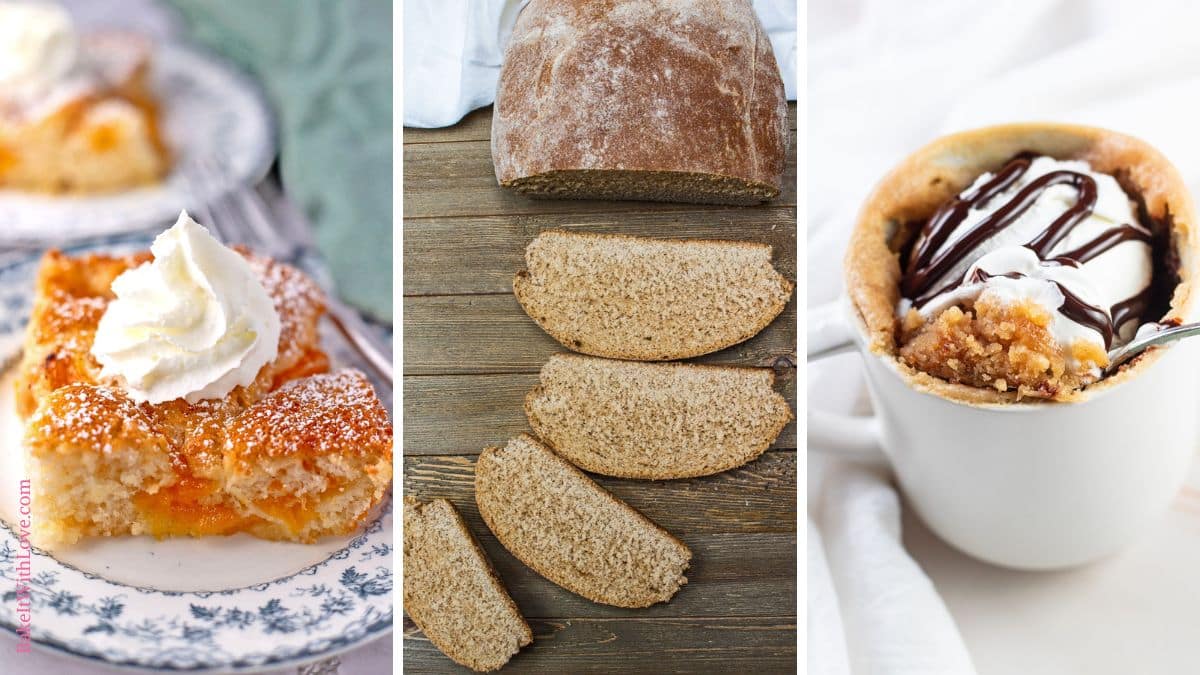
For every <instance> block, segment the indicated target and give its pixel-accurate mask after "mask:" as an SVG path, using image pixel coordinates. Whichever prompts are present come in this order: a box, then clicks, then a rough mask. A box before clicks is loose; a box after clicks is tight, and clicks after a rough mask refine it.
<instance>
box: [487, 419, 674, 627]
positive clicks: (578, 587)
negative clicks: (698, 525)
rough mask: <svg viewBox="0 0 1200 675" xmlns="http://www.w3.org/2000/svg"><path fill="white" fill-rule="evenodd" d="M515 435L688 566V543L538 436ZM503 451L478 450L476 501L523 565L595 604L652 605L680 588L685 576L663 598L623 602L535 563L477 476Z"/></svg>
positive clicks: (639, 606) (491, 524) (491, 449)
mask: <svg viewBox="0 0 1200 675" xmlns="http://www.w3.org/2000/svg"><path fill="white" fill-rule="evenodd" d="M517 438H518V439H523V440H525V441H526V442H529V443H532V444H533V445H534V446H535V447H537V448H540V449H541V450H543V451H544V452H545V454H546V456H547V459H548V460H549V461H552V462H555V463H557V464H559V465H560V466H562V467H564V468H565V469H566V470H567V471H568V472H570V473H571V474H574V477H575V479H577V480H578V481H580V482H581V484H584V485H586V486H587V487H588V488H589V489H590V490H591V491H592V492H593V493H594V494H596V495H597V496H600V497H601V498H602V499H604V500H606V501H608V502H609V503H611V504H613V505H615V506H616V507H618V508H620V509H622V510H624V511H626V512H628V513H629V514H631V515H632V516H634V518H635V519H637V520H638V521H640V522H641V523H642V524H643V525H645V527H646V528H647V529H648V530H652V531H654V532H655V533H656V534H657V535H658V536H665V537H666V538H667V539H668V540H669V541H671V542H672V543H673V544H674V545H676V546H678V547H679V548H680V549H682V551H683V553H684V555H685V563H684V569H686V568H687V562H686V561H690V560H691V557H692V552H691V549H689V548H688V547H687V544H684V543H683V542H682V541H680V540H679V539H678V538H677V537H675V535H673V534H671V533H670V532H667V531H666V530H664V529H663V528H661V527H659V526H658V525H657V524H655V523H654V522H653V521H651V520H650V519H649V518H647V517H646V516H644V515H642V513H641V512H640V511H638V510H637V509H635V508H633V507H632V506H630V505H628V504H626V503H625V502H623V501H621V500H620V499H617V498H616V497H614V496H613V495H612V493H610V492H609V491H608V490H605V489H604V488H602V487H600V485H599V484H597V483H596V482H595V481H593V480H592V479H591V478H588V476H587V475H586V474H584V473H583V472H582V471H580V470H579V469H577V468H575V466H574V465H573V464H571V463H570V462H568V461H567V460H565V459H563V458H562V457H559V456H558V455H557V454H555V453H554V452H553V451H552V450H550V449H549V448H547V447H546V446H545V444H543V443H542V442H541V441H539V440H538V439H536V438H534V437H533V436H531V435H529V434H520V435H519V436H517ZM514 440H515V439H514ZM510 443H511V441H510ZM502 451H503V448H501V447H498V446H489V447H487V448H484V449H483V452H481V453H480V455H479V460H478V462H477V463H476V465H475V503H476V504H477V505H478V506H479V515H480V516H482V517H483V522H484V523H485V524H486V525H487V526H488V529H489V530H491V531H492V533H493V534H495V535H496V539H498V540H500V543H501V544H503V545H504V548H506V549H508V551H509V553H512V554H513V556H515V557H516V558H517V559H518V560H520V561H521V562H522V563H524V564H525V566H526V567H528V568H529V569H531V570H533V571H534V572H537V573H538V574H540V575H542V576H543V577H545V578H546V579H548V580H550V581H552V582H554V583H555V584H557V585H559V586H562V587H563V588H565V589H567V590H568V591H571V592H572V593H575V594H576V595H579V596H581V597H584V598H587V599H588V600H591V601H592V602H597V603H600V604H605V605H612V606H614V607H626V608H630V609H637V608H641V607H649V606H650V605H653V604H655V603H658V602H667V601H668V600H670V599H671V598H672V597H674V595H675V593H678V592H679V589H680V588H682V587H683V585H684V584H686V583H687V578H686V577H683V578H682V582H681V583H680V584H679V585H678V586H677V587H676V588H675V589H674V590H673V591H672V592H671V593H670V594H669V595H667V596H666V597H660V596H656V595H647V596H644V597H642V598H640V599H639V600H638V601H636V602H631V603H624V602H621V601H620V600H618V599H617V598H613V597H605V596H604V595H602V594H600V593H593V592H592V590H591V589H589V588H587V587H586V586H585V585H583V584H580V583H578V580H577V579H576V578H575V576H573V575H571V574H569V573H568V572H567V571H566V570H559V569H550V568H548V567H546V566H544V565H542V564H540V563H538V562H537V561H536V560H535V558H534V556H532V555H530V554H529V552H528V551H526V550H524V549H522V548H521V547H520V546H518V545H517V543H516V542H515V541H513V538H512V537H510V536H509V531H508V528H507V527H504V526H503V525H502V523H501V522H500V520H499V516H498V514H497V513H495V512H494V511H493V510H492V508H491V507H492V503H491V501H490V500H489V499H488V496H489V495H490V494H491V493H490V491H489V489H488V485H486V479H484V480H483V481H481V475H480V471H479V467H480V465H482V464H484V463H485V462H487V461H489V459H490V458H491V457H493V456H494V455H496V454H497V453H500V452H502ZM481 482H483V483H485V484H482V485H481Z"/></svg>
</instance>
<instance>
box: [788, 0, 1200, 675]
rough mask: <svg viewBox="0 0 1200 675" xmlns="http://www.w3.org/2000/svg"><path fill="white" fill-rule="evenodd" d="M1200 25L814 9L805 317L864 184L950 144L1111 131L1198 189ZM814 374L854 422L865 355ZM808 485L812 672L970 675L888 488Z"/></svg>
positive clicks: (828, 275) (849, 480)
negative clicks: (990, 132) (979, 132)
mask: <svg viewBox="0 0 1200 675" xmlns="http://www.w3.org/2000/svg"><path fill="white" fill-rule="evenodd" d="M1198 19H1200V3H1190V2H1157V1H1153V0H1140V1H1139V2H1132V3H1127V2H1121V1H1120V0H1092V1H1087V0H1081V1H1076V2H1072V1H1067V0H1027V1H1025V2H1019V3H987V2H970V3H968V2H960V1H959V0H914V1H910V2H893V1H892V0H856V1H847V0H813V1H812V2H810V3H809V15H808V40H809V43H808V49H809V52H808V53H809V63H808V72H809V79H808V94H807V96H808V105H809V107H808V113H809V114H808V132H809V133H808V136H807V139H808V145H807V148H808V152H809V157H808V166H809V167H811V170H810V171H809V172H808V173H807V180H808V181H809V184H808V189H807V193H808V214H807V216H808V218H807V219H808V234H807V242H808V252H807V263H808V302H809V304H810V306H815V305H817V304H820V303H824V302H828V301H830V300H833V299H834V298H835V297H836V296H837V295H838V294H839V293H840V292H841V289H842V275H841V264H842V253H843V251H844V250H845V245H846V240H847V238H848V236H849V232H850V228H851V227H852V225H853V223H854V218H855V215H856V214H857V211H858V208H859V207H860V206H861V204H862V201H863V199H864V198H865V196H866V194H867V192H868V191H869V190H870V189H871V187H872V186H873V185H874V183H875V182H876V181H878V180H879V178H881V177H882V176H883V174H884V173H886V172H887V171H888V170H889V169H890V168H891V167H892V166H893V165H895V164H896V163H898V162H899V161H900V160H901V159H902V158H903V157H904V156H905V155H907V154H908V153H910V152H911V151H913V150H915V149H916V148H918V147H920V146H921V145H923V144H925V143H927V142H928V141H931V140H933V139H934V138H936V137H937V136H940V135H942V134H945V133H949V132H953V131H959V130H963V129H969V128H972V127H978V126H983V125H987V124H993V123H1002V122H1017V121H1039V120H1049V121H1062V122H1074V123H1082V124H1091V125H1095V126H1102V127H1107V128H1110V129H1114V130H1117V131H1122V132H1125V133H1129V134H1132V135H1134V136H1138V137H1140V138H1142V139H1144V140H1146V141H1148V142H1149V143H1151V144H1152V145H1154V146H1156V147H1157V148H1158V149H1159V150H1161V151H1162V152H1163V153H1164V154H1166V155H1167V156H1168V157H1169V158H1170V159H1171V160H1172V161H1173V162H1174V163H1175V165H1176V166H1177V167H1179V169H1180V171H1181V172H1182V173H1183V175H1184V178H1185V179H1186V181H1187V182H1188V185H1189V187H1190V188H1191V189H1192V191H1193V194H1200V133H1196V131H1195V126H1196V122H1195V113H1194V111H1195V109H1196V104H1197V103H1200V48H1197V47H1196V44H1195V37H1194V35H1193V33H1194V28H1193V27H1194V26H1196V25H1198V22H1197V20H1198ZM808 378H809V392H810V397H811V398H810V400H812V401H815V402H816V405H818V406H821V407H822V408H826V409H833V410H841V411H847V410H849V409H850V408H851V407H852V406H853V405H854V404H855V401H856V400H858V399H859V397H860V396H861V391H862V384H861V376H860V362H859V360H858V357H843V358H838V359H833V360H829V361H826V362H822V363H818V364H814V365H813V366H812V367H810V368H809V369H808ZM818 388H819V389H818ZM818 390H819V392H820V395H819V396H817V395H815V393H814V392H816V391H818ZM809 489H810V499H809V508H808V516H809V528H810V529H809V531H810V537H809V548H810V551H809V561H810V565H809V570H808V591H809V597H808V618H809V625H810V629H809V637H810V642H809V657H808V661H809V663H808V665H809V672H816V673H846V672H849V673H854V674H855V675H861V674H863V673H869V674H877V673H878V674H885V675H886V674H891V673H971V672H974V669H973V667H972V666H971V664H970V660H969V657H968V656H967V649H966V646H965V645H964V644H963V642H962V639H961V637H960V635H959V632H958V630H957V628H956V627H955V625H954V622H953V620H952V618H951V617H950V616H949V613H948V612H947V611H946V609H945V605H944V604H943V603H942V601H941V599H940V598H939V597H938V595H937V592H936V589H935V588H933V586H932V585H931V583H930V581H929V579H928V578H927V577H926V576H925V574H924V573H923V572H922V571H921V570H920V568H919V567H918V566H917V564H916V563H915V562H914V561H913V560H912V558H911V557H909V556H908V554H907V553H906V552H905V551H904V549H903V546H902V544H901V541H900V536H899V520H898V514H899V506H898V503H897V499H896V495H895V491H894V490H893V489H892V488H891V487H890V484H889V483H888V481H887V480H886V479H885V477H884V476H883V475H882V474H880V473H874V472H871V471H868V470H863V469H857V468H852V467H848V465H846V464H845V463H843V462H842V461H840V460H834V459H830V458H828V457H826V456H821V455H819V454H813V455H811V456H810V459H809ZM814 547H815V548H818V549H820V550H819V551H813V550H812V549H813V548H814ZM823 562H827V567H826V566H823V565H822V564H821V563H823ZM816 622H822V623H823V624H829V623H833V624H836V625H833V626H830V625H821V626H813V624H814V623H816ZM1020 648H1021V646H1020V645H1013V649H1020Z"/></svg>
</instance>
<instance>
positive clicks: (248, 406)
mask: <svg viewBox="0 0 1200 675" xmlns="http://www.w3.org/2000/svg"><path fill="white" fill-rule="evenodd" d="M239 253H241V254H242V255H243V256H245V257H246V258H247V260H248V261H249V263H250V265H251V268H252V269H253V270H254V271H255V273H256V274H257V275H258V276H259V278H260V280H261V281H262V283H263V286H264V288H265V289H266V291H267V294H268V295H269V296H270V297H271V298H272V300H273V301H274V304H275V308H276V311H277V312H278V313H279V315H280V324H281V330H280V345H279V350H278V356H277V357H276V359H275V360H274V361H272V362H271V363H268V364H266V365H265V366H263V368H262V370H261V371H260V372H259V375H258V377H257V378H256V380H255V381H254V382H253V383H251V384H250V385H249V386H247V387H237V388H235V389H234V390H233V391H231V392H230V393H229V394H228V395H226V396H225V397H223V398H221V399H212V400H202V401H199V402H197V403H188V402H187V401H185V400H183V399H175V400H171V401H166V402H163V403H158V404H150V403H140V404H139V403H135V402H134V401H132V400H131V399H130V398H129V397H128V396H127V395H126V393H125V392H124V390H123V389H122V388H121V387H120V386H119V385H118V383H116V382H106V381H101V380H100V378H99V371H100V367H99V364H98V363H96V361H95V359H94V358H93V357H92V356H91V354H90V349H91V345H92V341H93V339H94V336H95V331H96V326H97V325H98V323H99V320H100V317H101V316H102V315H103V313H104V310H105V308H106V307H107V304H108V302H109V301H111V299H112V294H111V291H110V289H109V287H110V285H111V284H112V281H113V279H115V278H116V277H117V276H118V275H120V274H121V273H122V272H123V271H125V270H127V269H130V268H132V267H134V266H136V265H139V264H141V263H143V262H146V261H148V260H150V255H149V254H148V253H137V254H132V255H125V256H114V255H105V254H92V255H86V256H80V257H69V256H66V255H64V254H62V253H61V252H59V251H50V252H48V253H47V254H46V255H45V257H44V258H43V262H42V266H41V268H40V269H39V273H38V277H37V283H36V297H35V303H34V312H33V316H32V318H31V321H30V324H29V327H28V331H27V335H26V344H25V353H24V356H23V359H22V363H21V365H20V367H19V372H18V377H17V383H16V387H17V394H18V409H19V412H20V413H21V414H22V416H25V417H27V418H28V425H27V430H26V441H27V445H28V446H29V449H30V456H31V473H32V475H33V478H34V492H35V498H38V499H39V504H40V505H41V506H40V508H41V509H42V513H43V516H42V518H40V519H39V522H40V526H39V528H38V531H36V532H35V538H37V539H38V540H39V541H40V542H41V543H42V544H43V545H55V544H59V543H72V542H74V541H76V540H77V539H79V537H81V536H90V535H120V534H150V535H154V536H160V537H162V536H179V535H191V536H203V535H218V534H230V533H233V532H239V531H245V532H250V533H252V534H255V535H256V536H259V537H264V538H270V539H286V540H297V541H305V542H308V541H313V540H314V539H316V538H318V537H321V536H325V535H329V534H345V533H349V532H351V531H353V530H354V529H355V528H356V527H357V526H358V525H359V524H361V522H362V521H363V519H365V518H366V516H367V515H368V512H369V511H370V509H371V507H373V506H374V505H376V504H378V503H379V502H380V500H381V499H382V498H383V496H384V494H385V492H386V489H387V486H388V485H389V484H390V480H391V460H392V456H391V454H392V428H391V423H390V421H389V418H388V413H387V411H386V410H385V409H384V407H383V405H382V403H381V402H380V401H379V399H378V397H376V395H375V392H374V389H373V388H372V387H371V385H370V384H369V382H368V381H367V380H366V378H365V377H364V376H363V375H362V374H361V373H358V372H357V371H342V372H339V373H333V374H328V373H327V371H328V370H329V360H328V358H327V357H326V356H325V354H324V352H323V351H322V350H321V348H320V344H319V340H318V334H317V324H318V321H319V318H320V316H321V314H322V313H323V312H324V296H323V295H322V293H321V291H320V290H319V289H318V288H317V287H316V286H315V284H313V283H312V281H311V280H309V279H308V278H307V277H306V276H305V275H304V274H302V273H301V272H299V271H298V270H296V269H294V268H292V267H290V266H287V265H283V264H280V263H277V262H275V261H272V260H269V259H266V258H262V257H257V256H254V255H252V254H250V253H249V252H247V251H245V250H244V249H239Z"/></svg>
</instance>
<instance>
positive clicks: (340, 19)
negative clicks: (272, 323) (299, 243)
mask: <svg viewBox="0 0 1200 675" xmlns="http://www.w3.org/2000/svg"><path fill="white" fill-rule="evenodd" d="M169 1H170V4H172V5H174V6H175V7H176V8H178V9H179V10H180V11H181V13H182V14H183V16H184V19H185V20H186V22H187V24H188V26H189V28H190V30H191V35H192V37H193V38H194V39H196V40H197V41H199V42H200V43H202V44H205V45H207V46H209V47H211V48H213V49H215V50H216V51H218V52H220V53H222V54H224V55H225V56H226V57H228V58H229V59H231V60H232V61H234V62H236V63H238V64H240V65H241V66H242V67H244V68H246V69H247V70H249V71H251V72H253V73H254V74H256V75H257V76H258V77H259V79H260V80H261V81H262V82H263V85H264V87H265V88H266V90H267V93H268V95H269V96H270V98H271V100H272V103H273V104H274V106H275V109H276V112H277V114H278V115H279V118H280V136H281V138H280V170H281V175H282V179H283V184H284V188H285V190H286V191H287V193H288V195H289V196H290V197H291V198H292V199H293V200H294V201H295V203H296V204H297V205H299V206H300V208H302V209H303V210H304V212H305V213H306V214H307V215H308V217H309V218H310V219H311V220H312V222H313V225H314V227H315V228H316V236H317V242H318V245H319V246H320V248H321V252H322V254H323V255H324V256H325V258H326V260H327V261H328V262H329V265H330V267H331V270H332V272H333V276H334V279H335V281H336V283H337V287H338V291H339V294H340V295H341V296H342V297H343V298H344V299H345V300H347V301H348V302H350V303H352V304H354V305H356V306H358V307H360V308H361V309H363V310H365V311H366V312H367V313H369V314H370V315H372V316H373V317H375V318H377V319H381V320H384V321H388V322H390V321H391V319H392V3H391V2H390V1H389V0H169Z"/></svg>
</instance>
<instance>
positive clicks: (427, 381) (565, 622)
mask: <svg viewBox="0 0 1200 675" xmlns="http://www.w3.org/2000/svg"><path fill="white" fill-rule="evenodd" d="M789 117H790V119H791V128H792V145H791V147H792V148H793V151H792V157H791V159H790V160H789V162H788V166H787V173H786V175H785V176H784V190H783V194H782V195H781V196H780V198H779V199H778V200H776V201H775V202H772V203H771V204H769V205H766V206H758V207H711V206H697V205H687V204H655V203H647V202H586V201H536V200H531V199H527V198H524V197H521V196H519V195H514V194H510V193H509V192H507V191H504V190H501V189H500V188H499V187H498V186H497V185H496V180H495V177H494V175H493V173H492V161H491V154H490V149H489V140H488V139H489V130H490V128H491V110H490V109H483V110H479V111H476V112H474V113H472V114H471V115H469V116H467V118H466V119H464V120H463V121H462V122H461V123H459V124H458V125H456V126H454V127H451V128H448V129H438V130H420V129H405V131H404V439H403V452H404V491H405V493H406V494H412V495H416V496H418V497H421V498H425V499H428V498H434V497H447V498H449V499H450V500H451V501H453V502H454V504H455V505H456V506H457V507H458V508H459V510H460V511H461V512H462V513H463V515H464V517H465V518H466V520H467V524H468V526H469V527H470V528H471V530H472V532H473V533H474V534H475V536H476V537H478V538H479V540H480V541H481V543H482V544H483V547H484V548H485V549H486V550H487V553H488V555H489V557H490V558H491V560H492V562H493V564H494V565H495V566H496V568H497V570H498V572H499V574H500V576H501V578H503V580H504V583H505V584H506V585H507V587H508V589H509V592H510V593H511V594H512V596H513V599H514V600H515V601H516V603H517V605H518V606H519V607H520V609H521V612H522V613H523V614H524V615H525V617H526V619H527V620H528V621H529V624H530V626H531V627H532V628H533V634H534V642H533V644H532V645H530V646H528V647H526V648H525V649H523V650H522V651H521V652H520V654H518V655H517V656H516V657H514V658H513V660H512V661H510V662H509V664H508V666H507V667H506V669H505V671H506V672H514V673H516V672H541V673H579V672H587V671H592V672H656V673H665V672H740V673H756V674H758V673H773V672H794V671H795V670H796V637H797V636H796V550H797V549H796V450H795V448H796V427H795V424H794V423H792V424H789V425H788V426H787V428H785V429H784V431H783V433H782V434H781V435H780V436H779V438H778V440H777V441H776V442H775V444H774V445H773V446H772V448H771V449H770V450H769V451H768V452H766V453H765V454H764V455H763V456H762V457H760V458H759V459H758V460H756V461H754V462H751V463H750V464H749V465H747V466H745V467H742V468H740V469H737V470H734V471H729V472H726V473H723V474H719V475H716V476H710V477H707V478H700V479H691V480H678V481H636V480H620V479H614V478H606V477H595V478H596V480H597V481H598V482H599V483H600V484H601V485H602V486H604V488H606V489H608V490H609V491H611V492H612V493H613V494H615V495H616V496H617V497H619V498H621V499H623V500H625V501H626V502H627V503H629V504H630V505H631V506H633V507H634V508H636V509H638V510H639V511H641V512H642V513H644V514H646V516H648V517H649V518H650V519H651V520H653V521H654V522H656V523H658V524H659V525H661V526H662V527H664V528H665V529H667V530H668V531H670V532H671V533H673V534H674V535H676V536H677V537H679V538H680V539H682V540H683V541H684V542H685V543H687V545H688V546H689V547H690V548H691V549H692V553H693V559H692V565H691V568H690V569H689V570H688V572H687V577H688V584H687V586H685V587H683V589H681V590H680V591H679V593H678V594H677V595H676V596H675V597H674V598H673V599H672V600H671V601H670V602H669V603H666V604H658V605H654V606H653V607H650V608H647V609H640V610H628V609H619V608H615V607H609V606H606V605H599V604H595V603H593V602H590V601H588V600H585V599H583V598H581V597H579V596H577V595H574V594H573V593H570V592H569V591H566V590H564V589H562V588H560V587H558V586H556V585H554V584H553V583H551V582H549V581H547V580H545V579H543V578H542V577H540V576H539V575H537V574H536V573H534V572H533V571H532V570H530V569H528V568H526V567H525V566H524V565H523V564H521V563H520V562H519V561H518V560H517V559H516V558H514V557H513V556H512V555H511V554H510V553H509V552H508V551H507V550H505V549H504V547H503V546H501V545H500V544H499V542H497V540H496V538H495V537H494V536H492V534H491V532H490V531H489V530H488V529H487V527H486V526H485V525H484V524H483V521H482V520H481V519H480V517H479V511H478V509H477V508H476V506H475V499H474V492H473V480H474V464H475V459H476V457H477V456H478V454H479V451H480V450H481V449H482V448H484V447H485V446H488V445H498V444H503V443H504V441H505V440H506V439H508V438H509V437H511V436H513V435H515V434H517V433H519V432H522V431H526V430H527V429H528V426H527V422H526V420H525V416H524V413H523V412H522V402H523V400H524V396H525V394H526V392H528V391H529V389H530V388H532V387H533V385H534V383H535V382H536V380H537V373H538V370H539V369H540V368H541V367H542V365H543V364H544V363H545V362H546V360H547V359H548V358H549V356H550V355H551V354H553V353H555V352H558V351H562V347H560V346H559V344H558V343H557V342H555V341H554V340H553V339H551V338H550V337H549V336H548V335H546V334H545V333H543V332H542V330H541V329H540V328H538V326H537V325H536V324H534V322H533V321H532V320H531V319H529V317H527V316H526V315H525V313H524V312H523V311H522V310H521V307H520V305H518V304H517V301H516V299H515V298H514V297H513V295H512V278H513V275H514V274H515V273H516V272H517V271H518V270H520V269H522V268H523V267H524V249H525V246H526V244H528V243H529V241H530V240H531V239H533V237H534V236H535V235H536V234H537V233H538V232H539V231H540V230H542V229H544V228H549V227H559V228H570V229H575V230H580V231H588V232H606V233H625V234H639V235H650V236H659V237H665V236H670V237H685V238H686V237H703V238H724V239H743V240H749V241H758V242H765V243H769V244H772V245H773V246H774V248H775V260H776V267H777V268H778V269H779V270H780V272H782V273H783V274H784V275H785V276H787V277H788V278H790V279H793V280H794V279H795V278H796V192H795V181H796V162H795V153H794V148H795V147H796V136H795V134H796V132H795V129H796V121H795V120H796V115H795V106H794V105H793V106H790V111H789ZM795 331H796V299H795V297H793V298H792V300H791V302H790V303H789V304H788V306H787V308H786V309H785V310H784V312H783V314H782V315H781V316H780V317H778V318H777V319H776V320H775V321H774V322H773V323H772V324H771V326H769V327H768V328H767V329H766V330H764V331H763V332H762V333H760V334H759V335H758V336H756V337H755V338H753V339H751V340H749V341H747V342H744V343H742V344H740V345H737V346H734V347H731V348H729V349H726V350H723V351H721V352H718V353H715V354H710V355H708V356H705V357H702V358H699V359H697V361H700V362H704V363H726V364H739V365H754V366H767V367H772V368H774V369H775V370H776V374H777V387H778V388H779V389H780V390H781V391H782V392H783V393H784V395H785V396H786V397H787V399H788V401H789V403H790V404H791V405H792V409H793V411H794V410H795V409H796V362H797V360H796V337H795V335H796V333H795ZM404 667H405V670H406V672H409V673H428V672H439V673H444V672H469V671H467V670H466V669H464V668H459V667H457V666H456V665H455V664H454V663H453V662H451V661H450V660H449V659H447V658H446V657H445V656H443V655H442V654H441V653H440V652H439V651H437V649H436V648H435V647H433V646H432V645H431V644H430V642H429V641H428V639H426V638H425V636H424V635H423V634H422V633H421V632H420V631H419V630H418V629H417V628H416V626H415V625H414V624H413V623H412V621H411V620H410V619H408V617H407V616H405V619H404Z"/></svg>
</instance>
